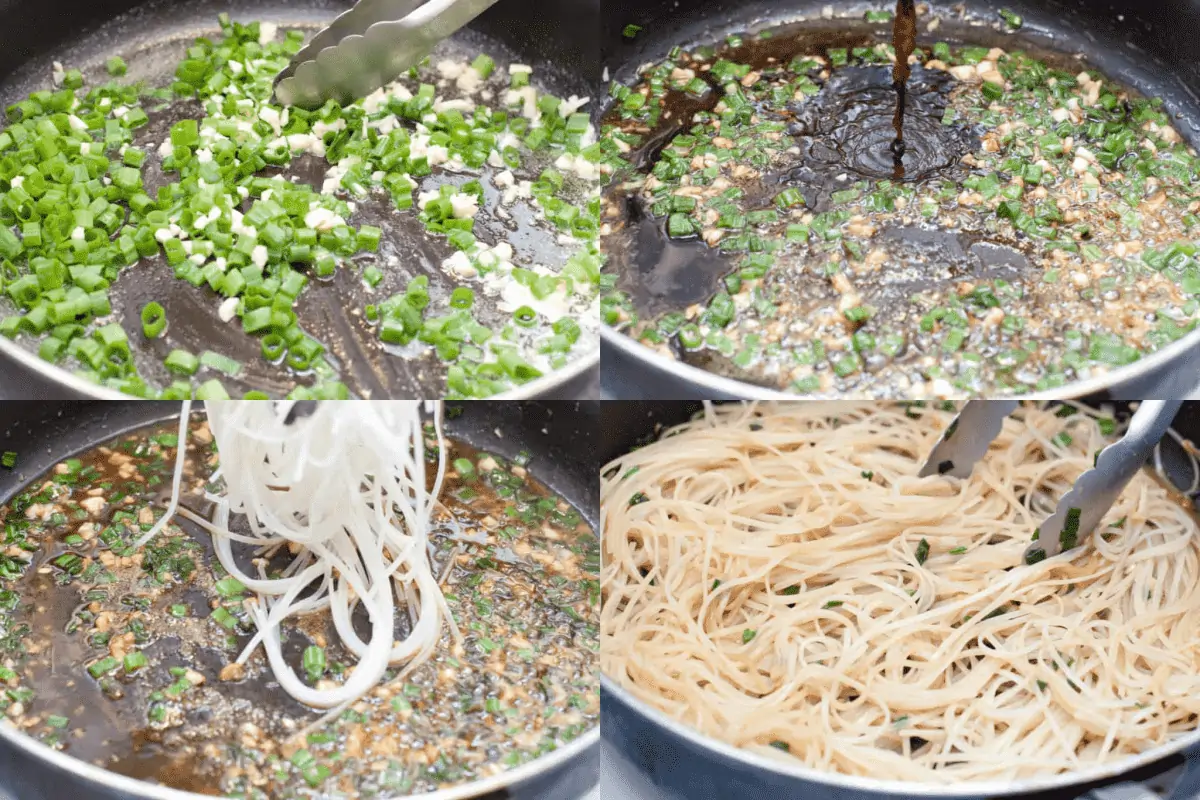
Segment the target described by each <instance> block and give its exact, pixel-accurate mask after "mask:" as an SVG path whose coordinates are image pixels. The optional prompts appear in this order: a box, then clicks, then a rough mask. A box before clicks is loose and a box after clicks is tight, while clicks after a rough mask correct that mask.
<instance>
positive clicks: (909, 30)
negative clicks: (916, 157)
mask: <svg viewBox="0 0 1200 800" xmlns="http://www.w3.org/2000/svg"><path fill="white" fill-rule="evenodd" d="M916 46H917V6H916V3H915V0H897V3H896V21H895V24H894V27H893V30H892V47H893V48H895V50H896V65H895V66H894V67H892V85H893V87H895V89H896V117H895V120H894V122H893V123H892V124H893V126H894V127H895V129H896V140H895V141H894V142H892V157H893V159H894V160H895V164H896V176H895V178H896V180H898V181H902V180H904V151H905V150H906V149H907V146H906V145H905V144H904V106H905V101H906V100H907V94H908V79H909V78H910V77H911V76H912V68H911V67H910V66H909V64H908V60H909V58H911V57H912V54H913V50H915V49H916Z"/></svg>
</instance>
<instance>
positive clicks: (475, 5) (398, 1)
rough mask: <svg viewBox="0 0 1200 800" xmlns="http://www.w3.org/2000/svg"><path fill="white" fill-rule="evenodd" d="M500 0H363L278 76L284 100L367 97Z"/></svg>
mask: <svg viewBox="0 0 1200 800" xmlns="http://www.w3.org/2000/svg"><path fill="white" fill-rule="evenodd" d="M495 2H496V0H428V2H426V0H361V2H359V3H358V4H357V5H355V6H354V8H352V9H350V10H349V11H347V12H346V13H344V14H342V15H341V16H340V17H338V18H337V19H335V20H334V21H333V23H332V24H331V25H330V26H329V27H328V28H326V29H325V30H323V31H321V32H319V33H318V34H317V35H316V36H314V37H313V39H312V41H310V42H309V43H308V44H307V45H305V47H304V48H303V49H302V50H301V51H300V52H299V53H297V54H296V56H295V57H294V58H293V59H292V62H291V63H290V64H288V66H287V68H286V69H284V70H283V72H280V73H279V75H278V76H277V77H276V78H275V98H276V100H277V101H278V102H279V103H281V104H282V105H287V106H299V107H301V108H317V107H319V106H321V105H324V103H325V102H326V101H328V100H335V101H337V102H338V103H341V104H342V105H345V104H346V103H350V102H352V101H354V100H357V99H359V98H361V97H366V96H367V95H368V94H370V93H371V92H373V91H375V90H376V89H378V88H380V87H382V86H386V85H387V84H389V83H391V82H392V81H394V80H396V78H398V77H400V75H401V74H403V73H404V71H405V70H407V69H409V68H410V67H415V66H416V65H417V64H419V63H421V59H423V58H425V56H427V55H429V53H430V52H431V51H432V50H433V48H434V47H435V46H436V45H437V44H438V42H441V41H442V40H443V39H445V38H447V37H449V36H450V35H451V34H452V33H454V32H455V31H457V30H458V29H459V28H461V27H463V26H464V25H466V24H467V23H468V22H470V21H471V20H473V19H475V17H477V16H479V15H480V14H482V13H483V12H484V11H486V10H487V9H488V8H490V7H491V6H492V5H493V4H494V3H495Z"/></svg>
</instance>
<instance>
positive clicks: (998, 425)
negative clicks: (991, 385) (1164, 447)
mask: <svg viewBox="0 0 1200 800" xmlns="http://www.w3.org/2000/svg"><path fill="white" fill-rule="evenodd" d="M1176 383H1179V381H1178V380H1177V381H1176ZM1176 388H1178V387H1176ZM1173 394H1174V396H1176V397H1178V398H1179V399H1177V400H1143V401H1141V403H1140V405H1139V406H1138V409H1137V412H1136V413H1135V414H1134V415H1133V418H1132V419H1131V420H1130V422H1129V428H1128V430H1127V431H1126V433H1125V436H1124V437H1123V438H1122V439H1121V440H1120V441H1118V442H1114V443H1113V444H1110V445H1109V446H1108V447H1106V448H1104V449H1103V450H1102V451H1100V454H1099V455H1098V456H1097V457H1096V463H1095V465H1094V466H1093V467H1092V469H1090V470H1088V471H1087V472H1085V473H1083V474H1082V475H1080V476H1079V479H1078V480H1077V481H1075V485H1074V486H1073V487H1072V488H1071V491H1069V492H1067V493H1066V494H1065V495H1063V497H1062V499H1061V500H1059V501H1058V507H1057V508H1055V510H1054V513H1053V514H1051V515H1050V517H1049V519H1047V520H1046V521H1045V522H1043V523H1042V524H1041V527H1039V528H1038V535H1037V539H1036V540H1035V541H1034V542H1033V543H1032V544H1031V545H1030V546H1029V547H1028V549H1026V551H1025V563H1027V564H1036V563H1037V562H1039V561H1042V560H1044V559H1046V558H1050V557H1051V556H1056V555H1058V554H1059V553H1061V552H1063V551H1064V550H1070V549H1072V548H1073V547H1075V545H1077V544H1078V543H1079V542H1080V541H1082V540H1083V539H1084V537H1086V536H1087V535H1088V534H1089V533H1091V532H1092V530H1093V529H1094V528H1095V527H1096V526H1097V525H1098V524H1099V523H1100V520H1101V519H1103V518H1104V515H1105V514H1107V513H1108V510H1109V509H1110V508H1112V504H1113V503H1114V502H1116V499H1117V497H1118V496H1120V494H1121V491H1122V490H1123V489H1124V488H1125V486H1126V485H1127V484H1128V483H1129V481H1131V480H1132V479H1133V476H1134V475H1136V474H1137V472H1138V470H1140V469H1141V468H1142V467H1143V466H1145V465H1146V463H1147V461H1148V460H1149V458H1150V456H1151V454H1152V453H1153V452H1154V448H1155V447H1156V446H1157V445H1158V443H1159V442H1160V441H1161V440H1162V438H1163V436H1164V435H1165V434H1166V432H1167V429H1168V428H1170V427H1171V423H1172V421H1174V419H1175V415H1176V414H1178V413H1179V409H1180V407H1181V406H1182V405H1183V402H1184V401H1183V397H1184V393H1183V392H1182V391H1177V392H1174V393H1173ZM1016 408H1017V402H1016V401H1010V400H972V401H971V402H969V403H967V404H966V406H964V407H963V409H962V411H961V412H960V413H959V415H958V416H957V417H956V418H955V419H954V421H953V422H951V423H950V426H949V427H948V428H947V429H946V432H945V433H944V434H943V435H942V438H941V440H939V441H938V443H937V445H935V446H934V448H933V452H932V453H931V454H930V456H929V460H928V461H927V462H926V463H925V466H924V467H923V468H922V470H921V472H920V476H921V477H928V476H930V475H952V476H954V477H958V478H966V477H968V476H969V475H970V474H971V470H972V469H973V468H974V467H975V464H976V463H977V462H978V461H979V460H980V459H981V458H983V456H984V455H985V454H986V453H987V450H988V447H989V446H990V445H991V443H992V442H993V441H994V440H995V439H996V437H997V436H999V435H1000V431H1001V430H1002V429H1003V427H1004V419H1005V417H1007V416H1008V415H1009V414H1011V413H1012V412H1013V411H1015V410H1016Z"/></svg>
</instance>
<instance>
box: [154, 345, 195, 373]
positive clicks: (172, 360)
mask: <svg viewBox="0 0 1200 800" xmlns="http://www.w3.org/2000/svg"><path fill="white" fill-rule="evenodd" d="M163 364H164V365H165V366H166V368H167V369H169V370H170V371H171V372H175V373H178V374H179V375H195V374H196V370H198V369H200V359H198V358H196V357H195V356H194V355H192V354H191V353H189V352H187V351H186V350H172V351H171V352H170V353H169V354H168V355H167V357H166V358H165V359H164V360H163Z"/></svg>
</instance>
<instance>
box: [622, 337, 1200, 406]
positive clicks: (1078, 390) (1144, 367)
mask: <svg viewBox="0 0 1200 800" xmlns="http://www.w3.org/2000/svg"><path fill="white" fill-rule="evenodd" d="M600 340H601V342H602V343H603V344H606V345H609V346H611V347H614V348H616V349H617V350H618V351H620V354H621V355H623V356H626V357H628V358H631V359H633V360H634V361H637V362H639V363H640V364H641V366H643V367H646V368H648V369H650V370H653V371H655V372H657V373H658V374H659V375H666V376H669V377H670V378H672V379H674V380H676V381H683V382H686V383H688V384H691V385H693V386H695V387H698V388H699V389H701V390H702V391H703V392H707V393H708V394H704V395H702V394H701V393H699V392H693V395H694V397H695V398H701V397H707V398H709V399H715V398H722V399H724V398H732V399H737V400H855V399H875V398H873V397H870V396H868V395H861V394H857V393H847V394H830V395H826V394H811V395H801V394H789V393H787V392H782V391H780V390H778V389H771V388H768V387H765V386H757V385H755V384H753V383H747V382H745V381H740V380H737V379H735V378H727V377H725V376H724V375H719V374H717V373H715V372H708V371H707V370H703V369H700V368H699V367H694V366H692V365H691V364H686V363H684V362H682V361H678V360H676V359H673V358H667V357H666V356H664V355H662V354H660V353H658V352H656V351H655V350H653V349H651V348H649V347H647V346H646V345H644V344H642V343H641V342H639V341H637V340H636V339H634V338H633V337H632V336H629V335H628V334H626V333H623V332H622V331H619V330H617V329H615V328H613V327H612V326H610V325H608V324H605V323H602V324H601V328H600ZM1177 361H1178V362H1180V363H1179V364H1176V366H1180V367H1182V368H1184V369H1186V368H1187V366H1188V364H1190V363H1191V361H1200V328H1197V329H1196V330H1194V331H1192V332H1191V333H1189V334H1187V335H1186V336H1184V337H1182V338H1180V339H1177V340H1176V341H1174V342H1171V343H1170V344H1169V345H1167V346H1166V347H1163V348H1160V349H1158V350H1155V351H1154V352H1153V353H1150V354H1149V355H1147V356H1145V357H1143V358H1139V359H1138V360H1137V361H1134V362H1133V363H1132V364H1126V365H1125V366H1122V367H1118V368H1116V369H1113V370H1109V371H1108V372H1106V373H1104V374H1103V375H1098V376H1095V377H1092V378H1088V379H1086V380H1082V381H1074V382H1072V383H1068V384H1066V385H1065V386H1063V387H1061V388H1060V389H1058V390H1057V391H1049V392H1035V393H1033V394H1014V395H995V394H993V395H991V397H992V398H993V399H994V398H996V397H1009V398H1012V399H1016V400H1074V399H1078V398H1081V397H1088V396H1091V395H1095V394H1101V393H1103V392H1108V391H1111V390H1113V389H1120V388H1122V387H1124V386H1126V385H1127V384H1130V383H1133V382H1134V381H1138V380H1144V379H1146V378H1147V377H1148V376H1150V377H1153V376H1154V373H1155V371H1156V370H1160V369H1165V368H1166V367H1168V366H1169V365H1171V364H1173V363H1175V362H1177ZM1197 366H1200V365H1197ZM1155 383H1156V385H1154V386H1153V388H1154V389H1155V390H1159V389H1161V388H1163V387H1162V385H1161V378H1159V379H1156V381H1155ZM960 396H961V397H966V396H967V395H965V394H963V395H957V394H956V395H952V396H951V397H950V398H947V399H951V398H954V397H960ZM973 396H974V395H973ZM1154 396H1156V392H1150V393H1146V392H1144V391H1143V392H1142V393H1141V394H1140V395H1139V397H1141V398H1142V399H1149V398H1151V397H1154ZM1189 396H1190V395H1189ZM631 399H632V398H631ZM688 399H691V397H689V398H688ZM900 399H908V398H900V397H886V398H882V400H884V401H886V400H900ZM924 399H940V398H924Z"/></svg>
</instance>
